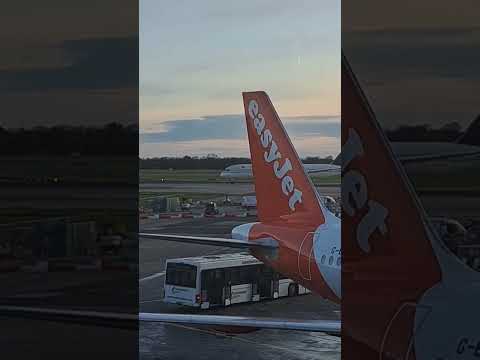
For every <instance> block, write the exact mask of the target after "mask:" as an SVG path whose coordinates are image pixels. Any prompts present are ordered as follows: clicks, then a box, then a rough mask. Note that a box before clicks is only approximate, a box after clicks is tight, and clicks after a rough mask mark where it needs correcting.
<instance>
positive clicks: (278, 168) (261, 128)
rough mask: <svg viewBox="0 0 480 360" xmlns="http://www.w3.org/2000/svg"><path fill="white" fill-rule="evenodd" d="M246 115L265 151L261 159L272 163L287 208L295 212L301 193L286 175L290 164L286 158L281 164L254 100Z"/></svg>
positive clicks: (270, 135)
mask: <svg viewBox="0 0 480 360" xmlns="http://www.w3.org/2000/svg"><path fill="white" fill-rule="evenodd" d="M248 115H249V116H250V119H251V121H252V124H253V127H254V128H255V130H256V133H257V135H258V138H259V140H260V143H261V145H262V147H263V148H264V149H265V150H266V151H265V152H264V154H263V158H264V160H265V162H266V163H268V164H272V163H273V166H272V168H273V173H274V175H275V177H276V178H277V179H279V180H281V188H282V192H283V194H285V196H287V197H288V206H289V207H290V210H292V211H295V205H297V204H298V203H302V192H301V191H300V190H298V189H297V188H295V183H294V181H293V178H292V177H291V176H290V175H288V174H289V173H290V172H291V171H292V170H293V168H292V163H291V162H290V159H289V158H288V157H287V158H285V160H284V161H283V163H282V162H281V159H282V153H281V152H280V151H279V149H278V145H277V143H276V141H275V139H274V138H273V135H272V132H271V131H270V129H268V128H267V129H266V128H265V118H264V116H263V114H262V113H261V112H260V109H259V107H258V103H257V102H256V101H255V100H250V102H249V103H248Z"/></svg>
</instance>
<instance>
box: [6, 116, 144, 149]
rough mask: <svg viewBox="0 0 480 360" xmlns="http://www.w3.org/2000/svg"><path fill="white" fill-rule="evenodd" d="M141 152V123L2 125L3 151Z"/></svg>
mask: <svg viewBox="0 0 480 360" xmlns="http://www.w3.org/2000/svg"><path fill="white" fill-rule="evenodd" d="M137 153H138V127H137V126H134V125H129V126H124V125H121V124H118V123H110V124H107V125H105V126H104V127H101V128H100V127H83V126H52V127H44V126H40V127H35V128H33V129H23V128H21V129H8V130H7V129H3V128H0V154H2V156H9V155H10V156H12V155H14V156H19V155H22V156H24V155H72V154H76V155H87V156H88V155H109V156H110V155H122V156H127V155H130V156H136V154H137Z"/></svg>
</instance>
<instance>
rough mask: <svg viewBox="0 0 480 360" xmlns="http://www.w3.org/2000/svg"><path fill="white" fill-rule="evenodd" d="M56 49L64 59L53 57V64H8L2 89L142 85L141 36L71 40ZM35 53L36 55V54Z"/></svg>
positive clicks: (0, 84) (0, 77)
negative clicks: (139, 49) (139, 70)
mask: <svg viewBox="0 0 480 360" xmlns="http://www.w3.org/2000/svg"><path fill="white" fill-rule="evenodd" d="M45 46H47V45H45ZM44 50H45V49H43V48H40V49H37V51H39V52H41V51H44ZM52 53H60V54H61V60H62V61H60V62H59V61H58V57H55V58H52V61H55V62H54V64H52V65H53V66H46V65H45V64H42V66H39V67H37V68H35V67H33V66H32V67H31V68H29V69H23V68H15V64H12V65H11V66H9V67H6V66H4V68H3V70H1V71H0V93H1V92H3V93H5V92H8V93H14V92H35V91H47V90H59V89H75V90H84V89H91V90H99V89H121V88H136V87H137V86H138V39H137V38H134V37H125V38H103V39H102V38H101V39H80V40H67V41H64V42H62V43H61V44H60V45H58V49H57V51H53V50H52ZM31 56H32V57H33V58H35V56H36V54H35V53H33V54H31Z"/></svg>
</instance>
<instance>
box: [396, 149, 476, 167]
mask: <svg viewBox="0 0 480 360" xmlns="http://www.w3.org/2000/svg"><path fill="white" fill-rule="evenodd" d="M479 155H480V150H479V151H468V152H453V153H448V154H426V155H407V156H401V155H400V156H398V159H399V160H400V162H401V163H403V164H411V163H421V162H427V161H433V160H448V159H455V158H466V157H469V156H479Z"/></svg>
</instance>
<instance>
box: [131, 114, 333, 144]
mask: <svg viewBox="0 0 480 360" xmlns="http://www.w3.org/2000/svg"><path fill="white" fill-rule="evenodd" d="M284 123H285V127H286V129H287V131H288V133H289V135H290V136H292V137H308V136H324V137H333V138H338V137H339V136H340V122H339V118H334V117H332V118H327V117H313V116H311V117H295V118H285V119H284ZM161 125H162V127H161V132H155V131H152V132H149V133H142V134H140V143H165V142H170V143H171V142H180V141H197V140H214V139H243V138H245V137H246V128H245V117H244V116H243V115H216V116H206V117H204V118H200V119H185V120H172V121H166V122H162V124H161Z"/></svg>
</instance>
